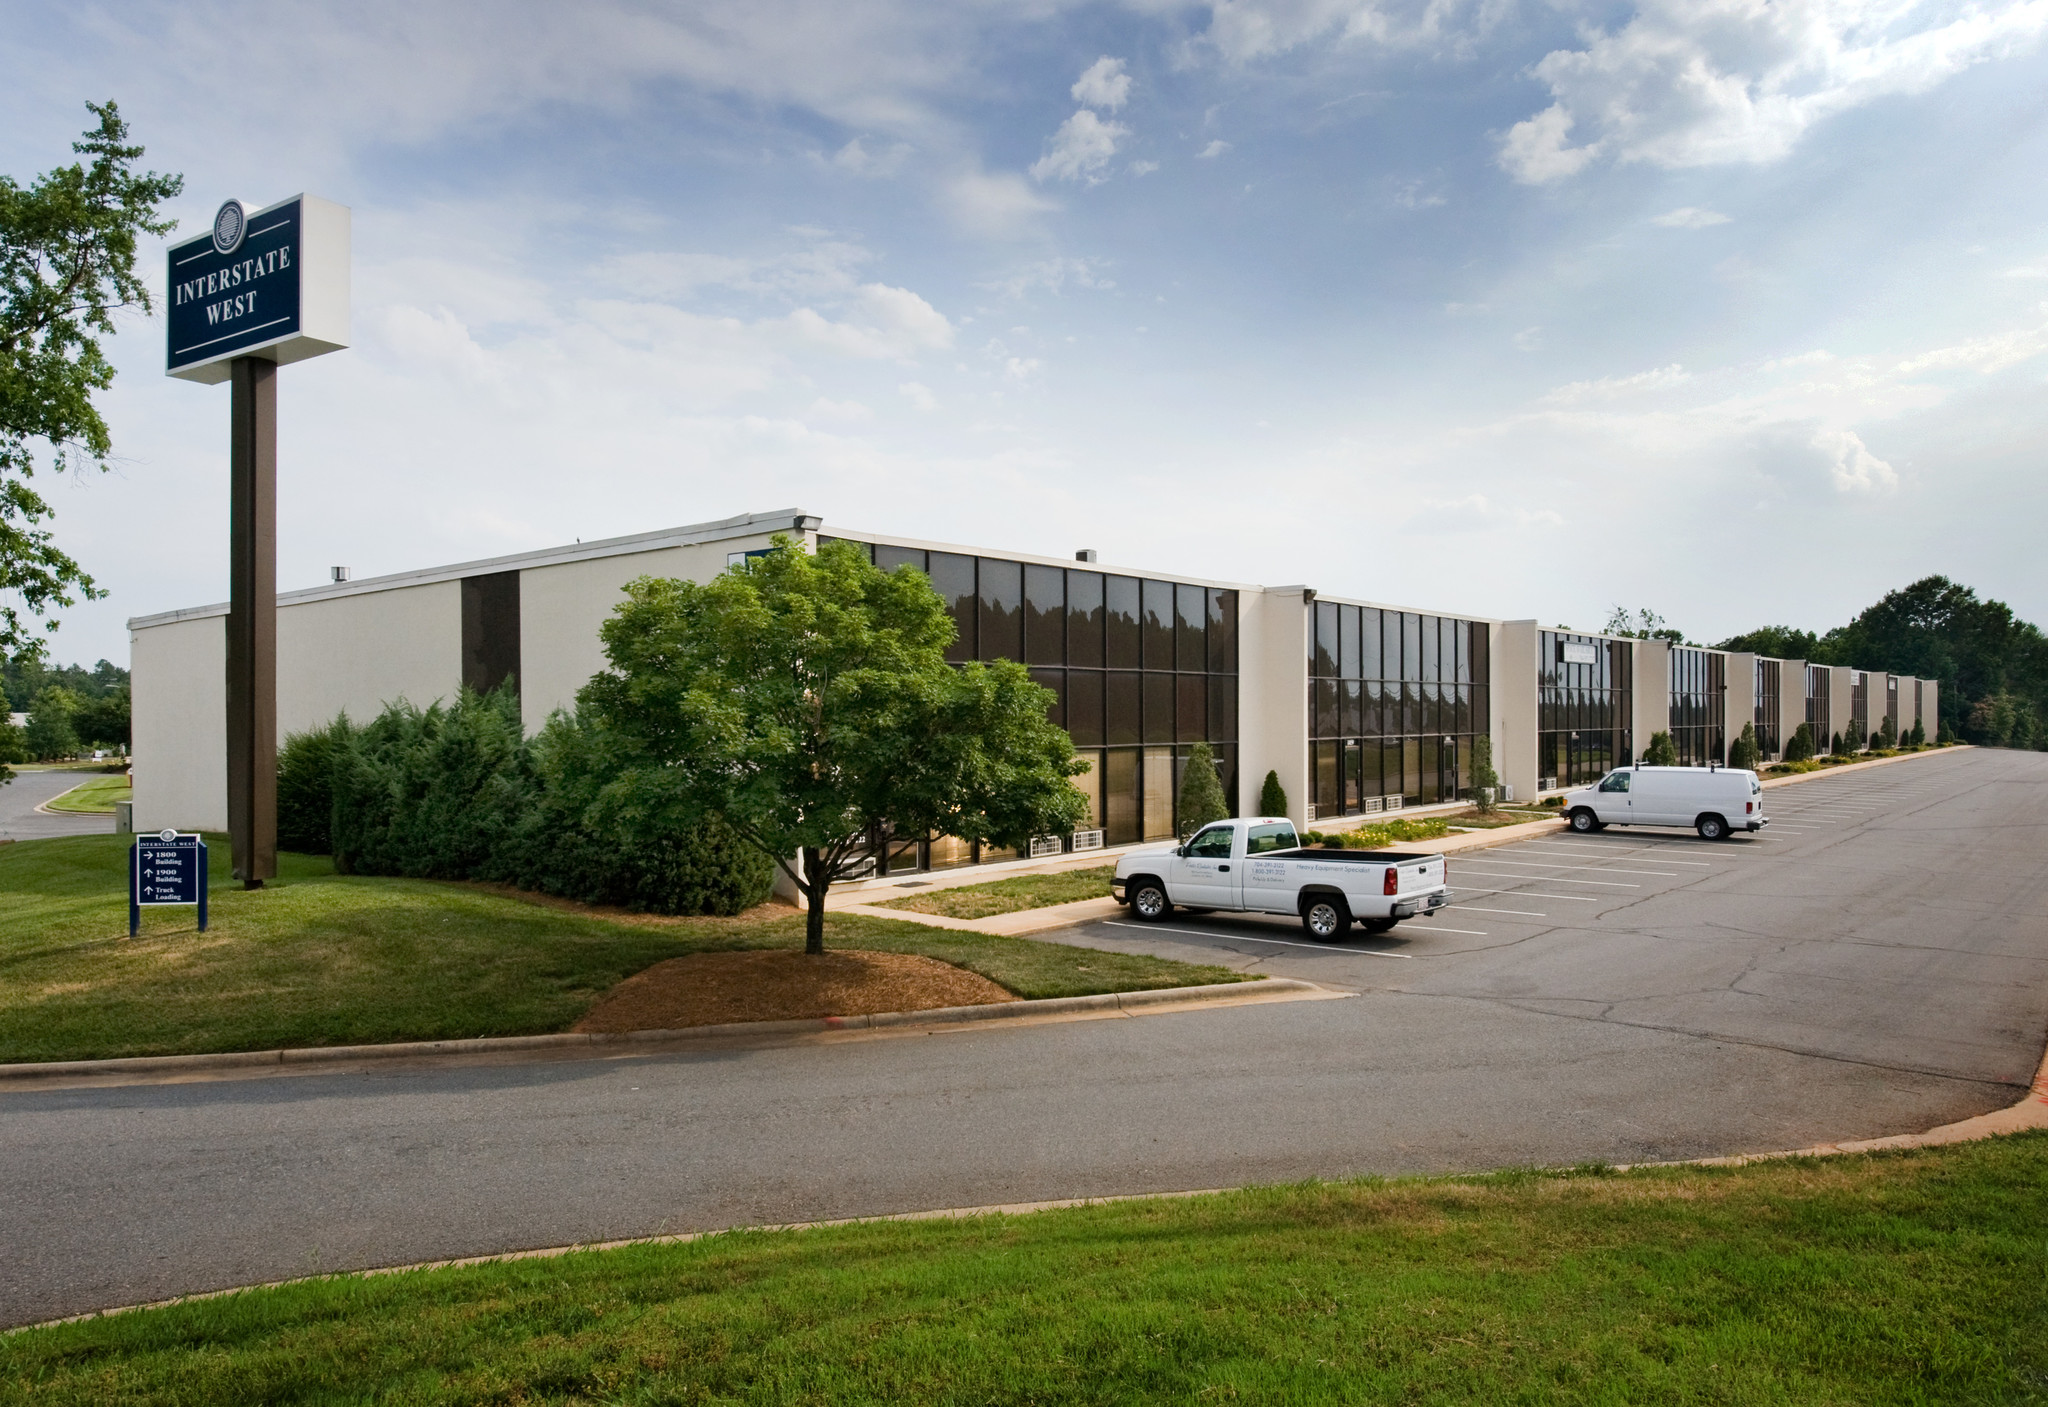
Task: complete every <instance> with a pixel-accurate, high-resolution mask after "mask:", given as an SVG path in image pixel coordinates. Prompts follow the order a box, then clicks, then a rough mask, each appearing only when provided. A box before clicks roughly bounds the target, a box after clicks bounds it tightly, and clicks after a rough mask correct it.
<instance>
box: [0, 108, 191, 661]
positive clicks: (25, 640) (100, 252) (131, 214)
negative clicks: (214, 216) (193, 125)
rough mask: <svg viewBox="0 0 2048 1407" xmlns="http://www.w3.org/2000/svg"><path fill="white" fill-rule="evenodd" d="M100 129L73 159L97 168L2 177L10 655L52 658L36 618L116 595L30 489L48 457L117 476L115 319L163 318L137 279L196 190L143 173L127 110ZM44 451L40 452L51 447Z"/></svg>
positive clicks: (5, 614) (0, 612)
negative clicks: (102, 396)
mask: <svg viewBox="0 0 2048 1407" xmlns="http://www.w3.org/2000/svg"><path fill="white" fill-rule="evenodd" d="M86 106H87V108H89V109H90V110H91V111H92V113H93V115H94V116H96V117H97V118H99V126H98V127H97V128H92V129H88V130H87V131H86V133H85V136H84V138H83V139H82V140H80V141H77V142H74V143H72V147H71V149H72V150H73V151H74V152H77V153H78V154H79V155H81V156H86V157H90V158H91V164H90V165H86V164H81V163H74V164H73V165H70V166H64V167H59V168H58V169H57V170H54V171H51V172H49V173H48V174H47V175H44V176H41V177H38V178H37V179H36V181H35V182H34V184H32V185H30V186H28V187H26V188H23V187H21V186H19V185H16V184H15V182H14V181H13V180H12V179H11V178H9V177H6V176H0V593H10V592H11V593H13V594H14V595H15V596H17V597H19V598H20V603H21V604H20V606H19V607H17V606H16V605H14V604H12V603H8V602H5V601H4V600H0V652H9V653H12V652H17V651H28V652H30V653H40V652H41V650H42V648H43V646H42V641H41V640H40V639H38V638H36V637H34V636H33V635H31V634H30V633H29V625H28V620H27V619H24V617H23V614H22V611H23V610H25V611H26V612H27V617H28V619H34V620H41V621H43V622H44V625H45V628H46V629H50V630H54V629H55V628H56V622H55V621H53V620H49V619H48V617H49V616H50V614H51V612H52V611H53V610H54V609H55V608H57V607H62V606H70V605H72V604H74V603H75V600H76V598H77V597H80V596H82V597H85V598H87V599H89V600H90V599H96V598H98V597H100V596H102V595H104V594H105V593H104V592H102V591H101V590H100V589H99V588H98V587H97V586H95V585H94V584H93V580H92V578H91V577H90V576H89V575H87V574H86V572H85V571H84V569H83V568H81V567H80V566H79V565H78V563H77V562H75V561H73V560H72V559H71V558H70V557H69V556H67V555H66V554H65V553H64V552H62V551H60V550H59V549H58V548H57V546H56V544H55V542H54V541H53V536H52V534H51V532H50V530H49V529H47V528H44V527H43V526H41V524H42V522H43V520H44V519H45V518H48V517H49V516H50V515H51V509H50V505H49V504H48V503H46V502H45V501H44V500H43V499H42V497H41V496H40V495H39V494H37V493H36V492H35V490H34V489H32V488H31V487H30V486H29V480H30V479H32V478H33V477H34V476H35V471H36V466H37V461H38V459H39V458H41V457H42V455H43V454H44V453H47V455H48V457H49V464H50V468H51V469H52V470H53V471H55V472H58V473H61V472H63V471H64V470H65V469H67V468H81V467H83V466H85V465H87V464H95V465H98V466H99V467H100V468H101V469H103V470H104V469H105V468H106V467H107V456H108V454H110V453H111V452H112V450H113V440H112V437H111V436H110V435H109V434H108V433H107V424H106V421H104V420H103V419H101V418H100V413H99V410H98V408H97V407H95V406H94V405H93V401H92V396H93V392H95V391H104V390H106V389H107V387H109V386H110V385H112V384H113V380H114V366H113V363H112V362H110V361H108V360H107V357H106V354H105V352H104V351H102V349H101V347H100V335H101V334H106V335H111V334H112V333H113V331H114V316H113V315H114V314H115V313H116V312H118V311H120V310H121V309H124V308H139V309H141V310H143V311H144V312H147V311H148V310H149V307H150V294H149V284H148V282H147V280H145V279H144V278H143V277H142V276H140V275H138V274H137V273H136V272H135V245H136V240H137V238H138V236H141V235H161V234H167V233H169V232H170V231H171V229H173V228H174V227H175V225H176V221H173V220H168V219H164V218H162V217H161V216H160V215H159V213H158V212H159V210H160V208H161V207H162V205H163V203H164V202H165V201H167V200H169V199H171V198H172V197H173V196H176V195H177V194H178V193H179V191H181V190H182V189H184V179H183V178H182V177H179V176H165V175H159V174H158V173H156V172H148V173H146V174H145V173H138V172H137V171H135V170H134V169H133V163H134V162H135V161H136V159H137V158H139V157H140V156H141V155H142V148H141V147H139V146H132V145H130V144H129V142H128V124H127V123H125V122H123V121H122V120H121V115H120V113H119V111H118V110H117V109H116V108H115V106H114V104H113V103H106V104H104V105H102V104H99V103H87V104H86ZM39 447H40V449H39Z"/></svg>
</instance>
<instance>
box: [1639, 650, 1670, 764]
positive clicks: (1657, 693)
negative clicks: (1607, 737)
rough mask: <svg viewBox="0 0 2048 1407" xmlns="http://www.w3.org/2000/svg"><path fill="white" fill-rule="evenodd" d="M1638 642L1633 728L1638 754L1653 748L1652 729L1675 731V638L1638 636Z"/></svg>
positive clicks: (1658, 731) (1657, 731)
mask: <svg viewBox="0 0 2048 1407" xmlns="http://www.w3.org/2000/svg"><path fill="white" fill-rule="evenodd" d="M1634 643H1635V661H1634V663H1633V665H1632V666H1631V667H1632V668H1633V669H1634V671H1635V703H1634V707H1633V708H1632V709H1631V712H1632V713H1633V714H1634V715H1635V717H1634V720H1633V722H1632V723H1631V724H1630V731H1632V732H1633V733H1634V734H1635V749H1636V756H1637V757H1641V756H1642V755H1643V754H1644V753H1645V752H1647V751H1649V749H1650V735H1651V734H1652V733H1668V732H1670V731H1671V642H1670V641H1669V640H1638V641H1636V642H1634Z"/></svg>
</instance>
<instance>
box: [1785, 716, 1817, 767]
mask: <svg viewBox="0 0 2048 1407" xmlns="http://www.w3.org/2000/svg"><path fill="white" fill-rule="evenodd" d="M1785 760H1786V761H1787V762H1811V761H1813V725H1812V724H1811V723H1802V724H1800V725H1799V726H1798V727H1797V728H1794V729H1793V730H1792V736H1791V738H1790V739H1788V740H1787V741H1786V743H1785Z"/></svg>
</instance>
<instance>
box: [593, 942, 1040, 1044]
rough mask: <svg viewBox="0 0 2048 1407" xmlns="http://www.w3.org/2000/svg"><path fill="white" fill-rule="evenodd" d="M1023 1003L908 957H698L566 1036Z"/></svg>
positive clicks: (631, 990)
mask: <svg viewBox="0 0 2048 1407" xmlns="http://www.w3.org/2000/svg"><path fill="white" fill-rule="evenodd" d="M1016 1000H1018V998H1017V997H1016V996H1015V995H1013V994H1012V993H1011V992H1009V991H1008V990H1006V989H1005V988H1003V987H1000V986H998V985H996V984H995V983H994V982H991V981H989V979H988V978H986V977H983V976H981V975H980V974H978V973H973V972H968V971H966V970H965V969H963V968H958V967H955V966H953V965H952V964H951V963H947V962H940V961H939V960H938V959H937V958H924V957H916V956H914V955H912V954H909V953H874V952H860V951H850V950H849V951H841V952H830V953H826V954H825V955H824V956H822V957H807V956H805V955H804V954H803V953H793V952H788V951H786V950H782V949H777V950H774V951H768V952H745V953H693V954H692V955H690V956H689V957H682V958H670V959H669V960H668V961H667V962H658V963H656V964H655V965H654V966H652V967H650V968H648V969H647V970H646V971H645V972H640V973H636V974H634V975H633V976H631V977H628V978H627V979H626V980H625V981H623V982H621V983H619V985H618V986H616V987H614V988H612V989H611V990H610V991H609V992H606V993H605V994H604V995H603V996H602V997H599V998H598V1000H597V1005H596V1006H593V1007H592V1008H591V1009H590V1010H589V1011H588V1012H586V1013H584V1016H583V1019H582V1020H580V1021H578V1022H577V1023H576V1024H575V1025H574V1026H572V1027H570V1028H569V1029H570V1030H572V1031H672V1030H677V1029H679V1028H681V1027H684V1026H716V1025H720V1024H723V1023H725V1022H728V1021H795V1020H801V1019H807V1018H816V1017H821V1016H867V1015H873V1014H874V1013H877V1012H883V1011H929V1010H931V1009H932V1008H934V1007H941V1006H987V1005H989V1004H991V1003H994V1002H1013V1001H1016Z"/></svg>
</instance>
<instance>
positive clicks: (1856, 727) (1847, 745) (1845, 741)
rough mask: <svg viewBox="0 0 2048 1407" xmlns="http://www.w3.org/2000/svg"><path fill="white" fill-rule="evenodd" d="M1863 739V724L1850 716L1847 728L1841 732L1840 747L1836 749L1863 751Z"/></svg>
mask: <svg viewBox="0 0 2048 1407" xmlns="http://www.w3.org/2000/svg"><path fill="white" fill-rule="evenodd" d="M1865 741H1866V739H1865V738H1864V736H1863V725H1862V724H1861V723H1858V722H1857V721H1856V720H1855V719H1854V718H1851V719H1850V720H1849V726H1848V728H1847V729H1845V730H1844V731H1843V733H1842V747H1841V748H1838V749H1837V751H1842V750H1844V749H1846V750H1847V751H1849V752H1861V751H1863V746H1864V743H1865Z"/></svg>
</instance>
